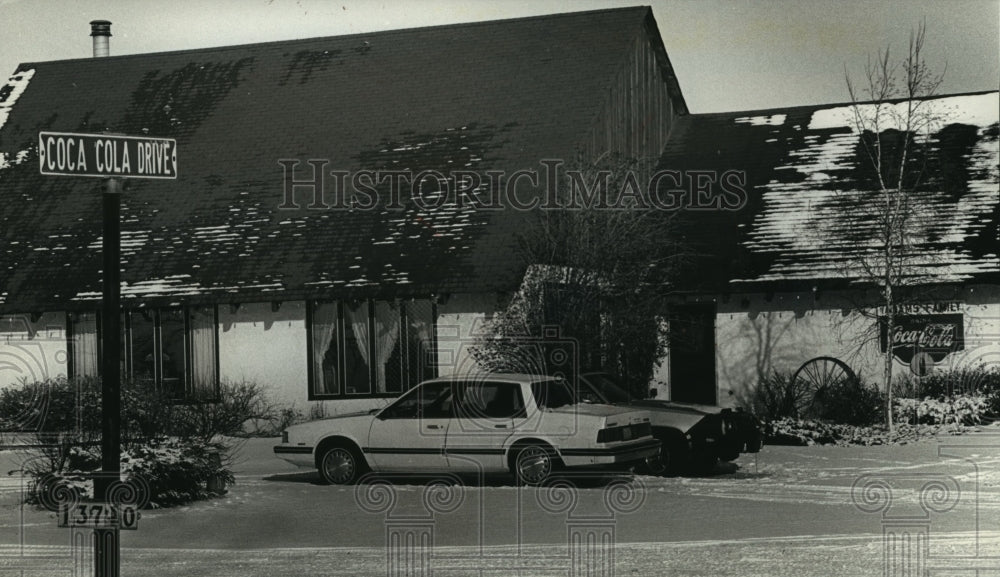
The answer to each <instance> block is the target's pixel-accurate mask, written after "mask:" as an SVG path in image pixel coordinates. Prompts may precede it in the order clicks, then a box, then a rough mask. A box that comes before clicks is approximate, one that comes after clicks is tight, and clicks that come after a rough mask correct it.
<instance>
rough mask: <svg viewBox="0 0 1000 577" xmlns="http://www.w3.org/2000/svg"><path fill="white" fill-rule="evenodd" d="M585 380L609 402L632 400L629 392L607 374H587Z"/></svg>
mask: <svg viewBox="0 0 1000 577" xmlns="http://www.w3.org/2000/svg"><path fill="white" fill-rule="evenodd" d="M584 382H585V383H589V384H590V386H592V387H593V388H594V389H596V390H597V392H598V393H599V394H600V395H601V396H602V397H604V398H605V399H607V402H609V403H628V402H629V401H631V400H632V399H630V398H629V394H628V392H626V391H625V389H623V388H621V387H620V386H618V383H616V382H614V381H613V380H612V379H611V377H609V376H607V375H601V374H596V375H587V376H586V378H585V379H584ZM584 386H586V385H584Z"/></svg>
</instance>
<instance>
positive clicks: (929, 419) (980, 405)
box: [893, 394, 990, 425]
mask: <svg viewBox="0 0 1000 577" xmlns="http://www.w3.org/2000/svg"><path fill="white" fill-rule="evenodd" d="M989 406H990V399H989V397H986V396H984V395H980V394H972V395H968V394H960V395H955V396H950V397H945V398H944V399H934V398H931V397H925V398H923V399H895V400H894V403H893V412H894V413H895V418H896V420H897V421H900V422H907V423H911V424H927V425H977V424H979V423H982V422H983V416H984V415H985V414H986V413H987V411H988V409H989Z"/></svg>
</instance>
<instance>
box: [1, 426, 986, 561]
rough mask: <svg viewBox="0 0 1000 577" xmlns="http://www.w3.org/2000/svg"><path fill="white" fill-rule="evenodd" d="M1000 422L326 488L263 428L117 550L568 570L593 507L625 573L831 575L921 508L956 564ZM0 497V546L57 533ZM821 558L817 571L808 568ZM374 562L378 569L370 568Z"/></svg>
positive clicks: (980, 501) (180, 556)
mask: <svg viewBox="0 0 1000 577" xmlns="http://www.w3.org/2000/svg"><path fill="white" fill-rule="evenodd" d="M997 432H1000V428H994V429H989V430H986V432H983V433H980V434H973V435H964V436H960V437H950V436H942V437H939V438H937V439H936V440H929V441H924V442H919V443H913V444H908V445H902V446H876V447H828V446H813V447H772V446H767V447H765V448H764V450H763V451H761V453H760V454H758V455H744V456H743V457H741V458H740V459H739V460H738V461H737V462H736V463H735V464H731V465H727V466H722V467H720V468H719V469H718V470H717V471H716V473H715V474H714V475H711V476H704V477H666V478H657V477H647V476H639V477H630V476H605V477H598V478H589V479H577V478H575V477H568V479H569V480H570V481H571V482H572V484H574V485H575V487H574V488H572V489H565V488H564V489H562V490H544V489H530V488H529V489H521V488H518V487H515V486H513V485H512V484H511V483H510V481H509V480H508V479H506V478H502V477H500V478H489V479H485V480H479V479H474V478H473V479H463V485H460V486H453V487H443V486H441V485H438V484H435V483H432V482H429V481H428V480H427V479H421V478H415V477H409V478H383V481H385V482H384V483H375V484H365V485H360V486H357V487H331V486H323V485H320V484H319V483H318V478H317V476H316V474H315V472H314V471H302V470H298V469H296V468H294V467H292V466H291V465H289V464H287V463H285V462H284V461H282V460H280V459H277V458H275V457H274V456H273V453H272V452H271V447H272V446H273V444H274V443H275V440H274V439H250V440H247V441H246V442H244V443H243V444H242V447H241V450H240V451H239V453H238V455H237V458H236V461H235V464H234V471H235V473H236V478H237V484H236V485H235V486H234V487H232V488H231V489H230V490H229V492H228V493H227V494H226V495H225V496H223V497H220V498H218V499H213V500H210V501H204V502H199V503H194V504H191V505H187V506H183V507H177V508H172V509H162V510H151V511H144V512H143V515H142V519H141V520H140V523H139V530H138V531H134V532H132V531H130V532H123V533H122V544H123V550H124V551H125V553H123V555H124V562H125V563H126V566H129V564H130V563H131V564H132V566H133V567H139V566H142V567H147V568H149V567H155V571H154V572H153V573H149V571H146V570H144V571H143V573H145V574H163V575H167V574H182V573H188V571H187V570H188V569H190V570H191V571H190V572H193V573H202V574H223V575H224V574H237V573H238V574H247V575H255V574H261V575H263V574H265V573H267V574H269V575H274V574H293V573H295V574H301V572H297V571H290V572H288V573H283V572H282V571H283V568H284V567H285V566H284V565H280V564H279V565H278V566H276V565H275V564H274V562H273V561H274V560H276V559H277V560H281V559H283V560H285V562H287V564H288V565H287V566H288V567H295V568H298V569H302V568H308V572H313V571H312V570H311V569H316V570H320V569H322V570H323V572H325V573H327V574H341V573H343V574H347V573H350V574H374V573H379V574H382V575H384V574H385V562H386V559H387V551H388V549H387V543H389V542H390V541H391V539H392V538H393V537H392V536H393V535H396V536H397V537H399V532H400V531H418V530H420V531H424V533H425V537H428V538H429V539H430V541H429V542H432V543H433V544H434V547H433V549H432V552H433V555H432V556H433V557H434V559H435V563H436V565H435V566H436V567H439V568H442V571H444V572H442V573H441V574H448V573H447V571H445V570H444V569H446V568H447V567H451V568H453V569H455V570H456V571H459V573H461V571H460V570H459V569H460V566H461V567H465V568H466V569H468V568H470V567H472V566H476V565H475V564H476V563H480V565H478V566H479V567H483V568H486V567H488V566H493V565H491V564H494V563H501V565H502V563H503V562H502V561H498V559H508V561H509V560H511V559H514V560H515V561H516V560H518V559H520V557H521V556H522V555H521V553H520V552H523V551H525V550H541V551H550V552H553V553H552V555H549V556H548V557H545V556H544V555H543V557H545V558H544V559H542V560H541V561H539V560H538V559H535V560H534V561H538V562H539V563H540V565H539V567H536V569H537V570H538V571H541V572H542V573H544V571H547V570H548V569H545V567H549V569H552V568H557V567H563V568H565V561H566V556H565V554H564V553H565V551H564V549H565V547H566V546H567V542H568V541H567V540H568V539H569V538H570V536H571V535H572V534H573V531H574V530H578V529H580V528H581V527H583V528H586V527H587V525H586V523H590V524H591V525H590V529H589V530H592V531H597V530H599V529H600V527H604V529H600V530H606V531H608V532H609V533H608V535H610V537H609V538H610V539H611V542H612V543H613V544H614V550H615V555H616V559H617V561H616V563H619V568H622V567H629V568H630V570H631V569H635V570H636V573H629V572H627V571H626V572H622V573H620V574H659V573H660V572H661V570H669V571H670V572H671V573H672V574H705V573H703V572H702V573H699V571H700V570H705V571H708V572H709V573H712V571H711V570H710V568H713V567H714V568H716V569H719V570H721V569H722V568H724V567H726V565H725V564H726V563H733V564H735V566H738V567H742V568H743V569H741V572H735V571H721V573H727V574H746V575H754V574H774V573H782V574H803V575H810V574H827V573H829V569H830V568H832V567H834V566H832V565H829V564H830V563H832V562H834V561H836V562H839V563H841V564H842V567H841V565H837V566H836V568H837V569H838V573H840V574H850V575H860V574H873V575H874V574H880V567H881V566H880V563H881V559H882V558H883V556H882V553H883V544H882V536H883V534H884V533H885V531H886V530H887V528H889V529H891V528H892V527H894V526H895V525H893V523H894V522H895V521H894V519H895V518H897V517H899V516H900V515H904V516H905V515H909V517H910V518H911V519H912V518H913V517H914V514H916V515H918V516H920V515H922V517H921V518H922V519H924V520H925V521H926V526H927V527H929V529H928V531H929V540H928V541H929V543H930V546H931V547H934V548H936V549H934V550H936V551H937V550H940V551H944V550H948V551H951V552H952V557H951V560H952V561H954V562H955V563H958V562H962V563H966V566H967V565H968V564H969V563H976V562H978V561H976V560H975V559H974V557H975V556H976V555H981V554H984V553H988V552H991V551H992V554H994V556H995V557H996V558H1000V538H998V537H997V535H998V534H1000V526H998V521H1000V450H998V449H1000V434H996V433H997ZM3 458H4V457H3V456H0V459H3ZM861 491H864V492H861ZM879 499H882V500H883V501H880V500H879ZM0 511H2V513H3V516H4V521H3V523H2V524H0V525H2V527H0V543H2V544H3V547H0V559H8V560H9V559H17V558H24V557H25V555H23V554H21V555H20V557H18V554H14V553H12V551H16V548H17V547H18V546H19V544H20V546H21V551H22V553H23V552H24V551H28V552H36V553H37V552H38V551H41V552H43V553H44V552H45V551H50V552H51V551H62V550H63V549H65V548H66V547H67V545H68V542H69V536H68V532H67V530H66V529H59V528H57V527H56V526H55V519H54V516H53V515H52V514H51V513H47V512H44V511H37V510H35V509H33V508H21V507H19V506H17V505H16V495H15V494H12V493H6V494H3V495H0ZM421 524H422V525H421ZM420 527H423V528H422V529H420ZM539 546H541V548H540V549H539ZM47 547H48V548H49V549H46V548H47ZM53 548H54V549H53ZM60 548H63V549H60ZM447 551H451V552H452V553H453V555H452V556H451V558H449V557H448V555H444V552H447ZM709 551H710V552H711V554H710V555H709V556H708V557H706V554H707V552H709ZM488 552H493V553H495V555H490V554H487V553H488ZM555 552H558V554H556V553H555ZM36 557H37V555H36ZM480 558H481V559H480ZM449 559H450V560H449ZM476 559H480V560H479V561H476ZM559 559H562V561H559ZM963 559H964V561H963ZM970 559H972V560H971V561H970ZM225 560H229V562H226V561H225ZM861 560H864V561H861ZM521 561H523V560H521ZM521 561H517V562H521ZM528 561H531V560H530V559H529V560H528ZM534 561H532V562H534ZM654 561H655V562H654ZM820 561H822V562H823V563H825V564H824V565H822V566H823V567H825V569H826V570H825V572H816V571H813V569H815V567H816V563H819V562H820ZM510 562H514V561H510ZM525 562H527V561H525ZM560 562H562V563H563V565H559V563H560ZM4 563H7V561H5V562H4ZM371 563H375V564H376V565H378V566H380V567H382V570H381V572H379V571H374V572H370V571H367V570H366V569H365V568H367V567H369V565H370V564H371ZM442 563H443V564H442ZM449 563H450V565H449ZM657 563H659V564H657ZM216 564H217V566H216ZM379 564H381V565H379ZM455 564H458V565H455ZM463 564H464V565H463ZM469 564H472V565H469ZM546 564H548V565H546ZM8 565H9V563H8ZM4 566H5V565H3V564H2V563H0V568H3V567H4ZM210 569H213V570H210ZM214 569H218V570H214ZM363 569H365V570H363ZM841 569H842V570H841ZM306 570H307V569H302V571H303V572H304V571H306ZM531 571H535V569H532V570H531ZM531 571H529V572H526V573H525V574H536V573H533V572H531ZM810 571H812V572H810ZM498 574H500V573H498ZM562 574H565V571H563V572H562Z"/></svg>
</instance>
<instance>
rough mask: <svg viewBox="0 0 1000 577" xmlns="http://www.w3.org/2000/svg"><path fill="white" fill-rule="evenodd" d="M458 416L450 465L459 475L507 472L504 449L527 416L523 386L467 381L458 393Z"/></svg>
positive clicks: (450, 439) (450, 440)
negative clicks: (517, 421)
mask: <svg viewBox="0 0 1000 577" xmlns="http://www.w3.org/2000/svg"><path fill="white" fill-rule="evenodd" d="M454 395H455V416H454V419H453V420H452V422H451V426H450V427H449V429H448V439H447V453H448V464H449V466H450V468H451V469H452V470H455V471H476V472H480V471H482V472H491V471H492V472H495V471H505V470H507V463H506V462H505V460H504V446H505V444H506V441H507V439H508V438H509V437H510V436H511V435H513V434H514V420H515V418H523V416H524V412H525V410H524V399H523V396H522V393H521V386H520V385H519V384H517V383H512V382H503V381H479V380H469V381H463V382H462V383H461V386H459V387H456V389H455V390H454Z"/></svg>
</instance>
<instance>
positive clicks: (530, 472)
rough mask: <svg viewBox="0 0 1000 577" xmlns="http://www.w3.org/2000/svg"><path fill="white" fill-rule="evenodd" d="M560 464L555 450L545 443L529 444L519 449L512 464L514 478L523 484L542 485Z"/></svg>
mask: <svg viewBox="0 0 1000 577" xmlns="http://www.w3.org/2000/svg"><path fill="white" fill-rule="evenodd" d="M558 466H559V461H558V457H556V455H555V452H554V451H553V450H552V449H551V448H549V447H546V446H543V445H528V446H526V447H523V448H521V449H519V450H518V452H517V454H516V455H515V456H514V459H513V463H512V465H511V469H512V471H511V472H512V473H514V479H515V480H516V481H517V482H518V483H519V484H522V485H540V484H542V483H544V482H545V481H547V480H548V479H549V478H550V477H552V474H553V473H555V471H556V468H557V467H558Z"/></svg>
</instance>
